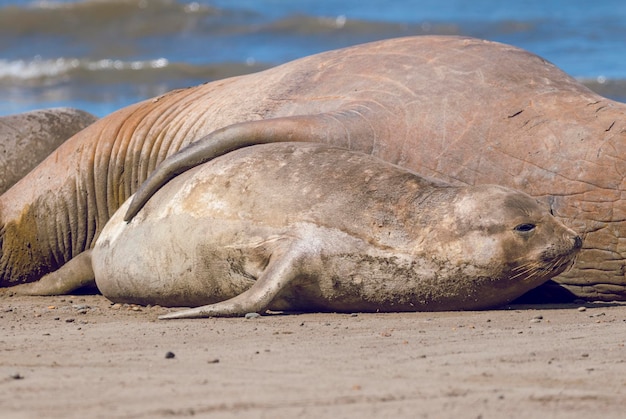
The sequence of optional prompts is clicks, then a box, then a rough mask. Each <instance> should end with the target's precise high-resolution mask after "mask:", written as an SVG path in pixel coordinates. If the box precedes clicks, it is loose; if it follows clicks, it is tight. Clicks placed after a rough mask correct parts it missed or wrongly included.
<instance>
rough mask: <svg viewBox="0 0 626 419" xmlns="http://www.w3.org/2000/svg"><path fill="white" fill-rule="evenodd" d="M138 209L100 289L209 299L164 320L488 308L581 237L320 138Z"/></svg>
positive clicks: (235, 163)
mask: <svg viewBox="0 0 626 419" xmlns="http://www.w3.org/2000/svg"><path fill="white" fill-rule="evenodd" d="M127 206H128V204H125V205H123V206H122V207H121V208H120V210H118V211H117V213H116V214H114V215H113V217H112V218H111V220H110V221H109V222H108V223H107V225H106V226H105V227H104V229H103V230H102V233H101V234H100V237H99V238H98V240H97V242H96V245H95V247H94V249H93V251H92V252H91V260H92V265H93V270H94V273H95V278H96V284H97V286H98V289H99V290H100V291H101V292H102V294H103V295H104V296H106V297H107V298H109V299H111V300H112V301H115V302H126V303H138V304H159V305H162V306H201V307H199V308H196V309H193V310H189V311H182V312H180V313H175V314H171V315H166V316H163V318H189V317H209V316H238V315H244V314H246V313H248V312H251V311H253V312H262V311H265V310H267V309H272V310H285V311H339V312H354V311H369V312H373V311H380V312H389V311H439V310H469V309H483V308H488V307H494V306H498V305H501V304H504V303H507V302H509V301H511V300H512V299H514V298H516V297H518V296H520V295H521V294H523V293H524V292H526V291H528V290H529V289H531V288H534V287H535V286H537V285H539V284H541V283H543V282H544V281H546V280H547V279H549V278H550V277H552V276H554V275H555V274H558V273H560V272H562V271H563V270H565V269H566V268H567V267H568V266H570V265H571V263H572V262H573V259H574V256H575V255H576V253H577V252H578V250H579V249H580V247H581V244H582V241H581V238H580V237H579V236H578V235H577V234H576V233H574V232H573V231H572V230H570V229H569V228H566V227H565V226H564V225H563V224H561V223H560V222H559V221H558V220H556V219H555V218H554V217H552V216H551V215H550V214H549V211H548V210H547V208H545V207H542V206H540V205H539V204H538V203H537V201H536V200H535V199H534V198H531V197H530V196H528V195H526V194H523V193H520V192H516V191H513V190H511V189H508V188H504V187H501V186H493V185H482V186H475V187H469V186H465V187H452V186H449V185H445V184H441V183H437V182H433V181H429V180H427V179H424V178H423V177H420V176H418V175H417V174H415V173H413V172H410V171H408V170H406V169H403V168H400V167H398V166H395V165H392V164H389V163H386V162H383V161H381V160H379V159H377V158H374V157H372V156H369V155H366V154H362V153H356V152H353V151H348V150H345V149H341V148H336V147H329V146H326V145H318V144H302V143H282V144H268V145H261V146H255V147H249V148H244V149H242V150H238V151H235V152H232V153H228V154H226V155H224V156H222V157H219V158H217V159H216V160H214V161H212V162H210V163H207V164H205V165H203V166H200V167H198V168H196V169H193V170H191V171H188V172H186V173H185V174H183V175H181V176H179V177H177V178H176V179H175V180H174V181H172V182H170V183H168V184H167V185H166V186H165V187H163V188H161V189H160V190H159V191H158V192H157V193H156V194H155V196H154V197H153V199H152V200H150V201H149V202H148V204H147V205H146V206H145V207H144V208H143V209H142V210H141V212H139V214H138V215H137V216H136V217H135V218H134V219H133V220H132V222H130V223H128V224H127V223H126V222H125V221H124V220H123V215H124V213H125V211H126V210H127ZM206 304H209V305H206Z"/></svg>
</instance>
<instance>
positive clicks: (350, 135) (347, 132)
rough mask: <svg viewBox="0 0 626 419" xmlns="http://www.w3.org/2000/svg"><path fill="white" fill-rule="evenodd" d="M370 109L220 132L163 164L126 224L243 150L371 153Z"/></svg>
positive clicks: (141, 190)
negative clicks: (174, 185) (176, 185)
mask: <svg viewBox="0 0 626 419" xmlns="http://www.w3.org/2000/svg"><path fill="white" fill-rule="evenodd" d="M369 109H370V108H369V107H366V106H363V107H362V109H358V110H346V111H342V112H335V113H326V114H317V115H305V116H291V117H284V118H275V119H264V120H260V121H249V122H242V123H238V124H233V125H229V126H227V127H225V128H221V129H219V130H216V131H214V132H212V133H211V134H209V135H207V136H205V137H202V138H200V139H199V140H197V141H194V142H193V143H191V144H189V145H188V146H187V147H184V148H183V149H181V150H179V151H178V152H177V153H175V154H172V155H171V156H169V157H167V158H166V159H165V160H163V161H162V162H161V164H159V166H157V168H156V169H155V170H154V172H152V174H151V175H150V176H149V177H148V179H146V181H145V182H144V183H143V184H142V185H141V186H140V187H139V189H138V190H137V192H136V193H135V195H134V196H133V198H132V201H131V203H130V205H129V207H128V210H127V211H126V215H125V216H124V221H130V220H131V219H132V218H133V217H134V216H135V215H137V213H138V212H139V210H140V209H141V208H142V207H143V206H144V205H145V203H146V202H147V201H148V200H149V199H150V197H151V196H152V195H154V193H155V192H156V191H158V190H159V188H161V187H162V186H163V185H165V184H166V183H167V182H168V181H170V180H171V179H173V178H174V177H176V176H177V175H179V174H181V173H183V172H185V171H187V170H189V169H191V168H193V167H196V166H198V165H200V164H202V163H206V162H208V161H209V160H212V159H214V158H216V157H219V156H221V155H224V154H226V153H228V152H231V151H234V150H237V149H240V148H243V147H249V146H252V145H257V144H267V143H279V142H312V143H315V142H321V143H330V144H334V145H338V146H345V147H347V148H351V149H355V150H356V149H358V150H361V151H365V152H368V151H371V146H372V141H373V139H374V138H375V135H374V133H373V132H372V126H371V125H370V124H369V123H368V122H367V116H366V114H367V113H368V112H367V110H369ZM353 143H354V144H353ZM357 143H362V144H357Z"/></svg>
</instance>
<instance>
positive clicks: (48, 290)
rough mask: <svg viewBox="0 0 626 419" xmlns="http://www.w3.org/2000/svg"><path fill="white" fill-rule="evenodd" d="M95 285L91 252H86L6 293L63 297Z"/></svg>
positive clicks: (11, 288) (9, 289) (8, 289)
mask: <svg viewBox="0 0 626 419" xmlns="http://www.w3.org/2000/svg"><path fill="white" fill-rule="evenodd" d="M95 284H96V281H95V276H94V273H93V268H92V267H91V250H86V251H84V252H82V253H80V254H79V255H78V256H76V257H74V258H72V259H71V260H70V261H69V262H67V263H66V264H65V265H63V266H61V267H60V268H59V269H57V270H56V271H54V272H51V273H49V274H47V275H45V276H43V277H42V278H41V279H39V280H38V281H35V282H30V283H28V284H20V285H16V286H14V287H10V288H7V289H6V291H7V292H8V293H11V294H14V295H63V294H69V293H70V292H72V291H75V290H77V289H79V288H82V287H85V286H87V285H94V286H95Z"/></svg>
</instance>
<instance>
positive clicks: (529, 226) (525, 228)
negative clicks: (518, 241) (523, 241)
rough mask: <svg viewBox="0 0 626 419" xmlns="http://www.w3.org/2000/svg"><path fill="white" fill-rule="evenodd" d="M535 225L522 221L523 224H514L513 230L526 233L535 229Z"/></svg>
mask: <svg viewBox="0 0 626 419" xmlns="http://www.w3.org/2000/svg"><path fill="white" fill-rule="evenodd" d="M535 227H537V226H536V225H534V224H530V223H524V224H519V225H517V226H515V228H514V229H513V230H515V231H517V232H519V233H528V232H530V231H533V230H534V229H535Z"/></svg>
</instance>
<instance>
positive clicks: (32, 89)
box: [0, 0, 626, 116]
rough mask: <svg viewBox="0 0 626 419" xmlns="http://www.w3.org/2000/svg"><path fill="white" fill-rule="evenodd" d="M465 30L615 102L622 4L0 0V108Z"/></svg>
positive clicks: (104, 106)
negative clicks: (550, 66)
mask: <svg viewBox="0 0 626 419" xmlns="http://www.w3.org/2000/svg"><path fill="white" fill-rule="evenodd" d="M420 34H453V35H468V36H474V37H478V38H483V39H489V40H494V41H499V42H505V43H508V44H512V45H515V46H518V47H521V48H524V49H526V50H528V51H531V52H533V53H535V54H538V55H540V56H542V57H543V58H545V59H547V60H549V61H551V62H553V63H554V64H556V65H557V66H559V67H560V68H561V69H563V70H564V71H566V72H567V73H569V74H570V75H572V76H574V77H577V78H578V79H580V80H581V81H582V82H584V83H585V84H587V85H588V86H589V87H591V88H592V89H594V90H596V91H598V92H599V93H601V94H603V95H604V96H607V97H611V98H613V99H615V100H619V101H623V102H626V1H624V0H598V1H595V2H591V1H587V0H563V1H562V0H555V1H551V0H518V1H516V2H503V1H500V0H472V1H466V0H423V1H419V0H395V1H394V0H384V1H378V0H341V1H336V0H213V1H209V0H206V1H182V0H181V1H174V0H109V1H104V0H83V1H4V0H0V115H5V114H10V113H16V112H23V111H26V110H30V109H37V108H42V107H51V106H73V107H78V108H80V109H84V110H87V111H89V112H92V113H94V114H96V115H98V116H104V115H106V114H108V113H110V112H112V111H114V110H116V109H119V108H121V107H123V106H126V105H128V104H131V103H134V102H137V101H139V100H143V99H145V98H149V97H153V96H156V95H159V94H162V93H164V92H166V91H169V90H171V89H175V88H180V87H186V86H192V85H196V84H199V83H204V82H207V81H212V80H216V79H219V78H223V77H228V76H231V75H238V74H245V73H249V72H253V71H258V70H261V69H264V68H268V67H271V66H274V65H277V64H281V63H284V62H286V61H289V60H293V59H296V58H299V57H303V56H306V55H310V54H314V53H317V52H321V51H325V50H329V49H335V48H340V47H344V46H349V45H354V44H358V43H362V42H368V41H373V40H377V39H383V38H390V37H397V36H407V35H420Z"/></svg>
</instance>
